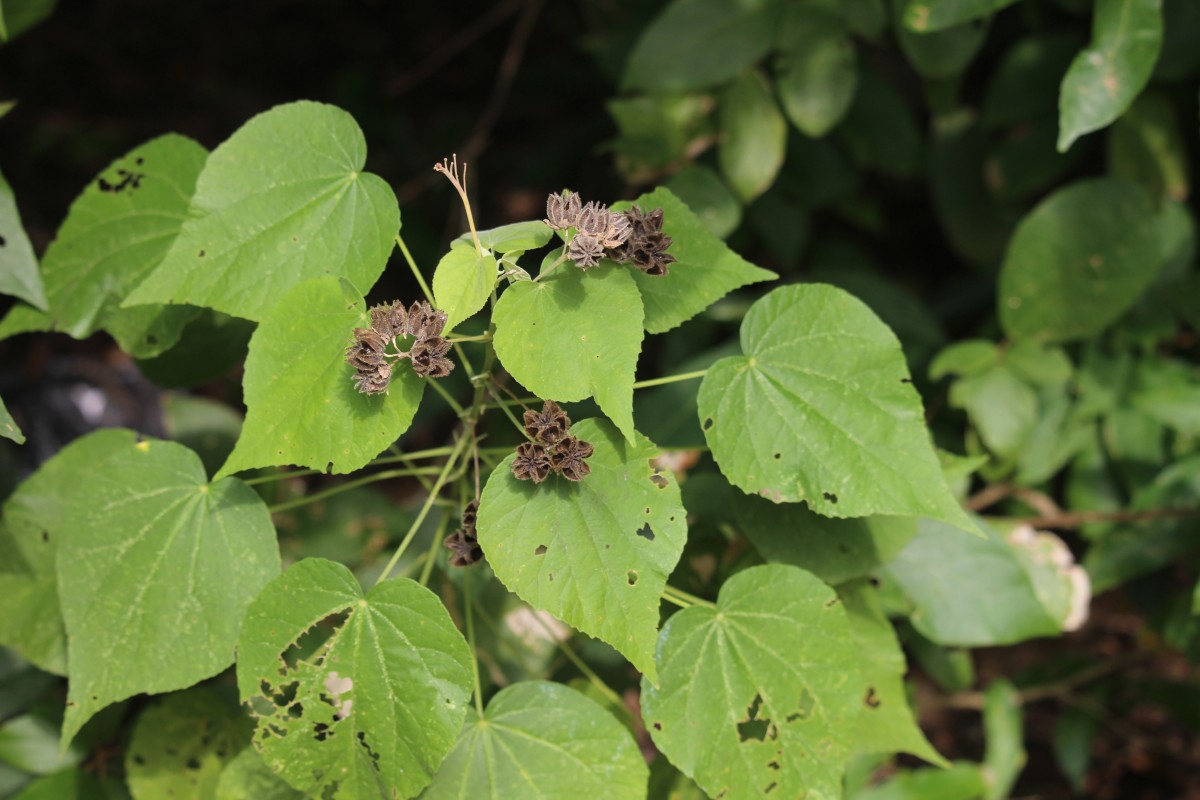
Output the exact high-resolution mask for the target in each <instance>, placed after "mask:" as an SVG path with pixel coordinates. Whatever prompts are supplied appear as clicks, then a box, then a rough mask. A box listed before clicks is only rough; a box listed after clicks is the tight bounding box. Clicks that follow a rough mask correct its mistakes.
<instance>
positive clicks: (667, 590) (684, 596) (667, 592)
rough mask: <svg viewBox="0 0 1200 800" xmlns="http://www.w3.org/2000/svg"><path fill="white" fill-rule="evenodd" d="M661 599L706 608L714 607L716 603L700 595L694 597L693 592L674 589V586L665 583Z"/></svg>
mask: <svg viewBox="0 0 1200 800" xmlns="http://www.w3.org/2000/svg"><path fill="white" fill-rule="evenodd" d="M662 597H663V599H664V600H666V601H667V602H669V603H673V604H674V605H677V606H679V607H680V608H687V607H689V606H707V607H708V608H716V607H717V604H716V603H713V602H711V601H709V600H705V599H703V598H701V597H696V596H695V595H694V594H688V593H687V592H685V591H683V590H682V589H676V588H675V587H674V586H671V585H670V584H667V585H666V586H665V587H664V588H663V595H662Z"/></svg>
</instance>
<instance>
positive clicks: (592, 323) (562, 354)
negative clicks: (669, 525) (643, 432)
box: [492, 261, 676, 441]
mask: <svg viewBox="0 0 1200 800" xmlns="http://www.w3.org/2000/svg"><path fill="white" fill-rule="evenodd" d="M672 266H676V265H672ZM629 273H630V271H629V270H627V269H625V268H623V267H616V266H614V265H613V264H612V263H611V262H608V261H605V262H602V263H601V265H600V266H599V267H596V268H593V269H590V270H587V271H584V270H579V269H576V268H575V267H574V265H572V264H570V263H567V264H564V265H562V266H560V267H558V268H557V269H556V270H554V272H552V273H550V274H549V275H547V277H546V278H545V280H541V281H519V282H517V283H514V284H512V285H511V286H509V287H508V289H506V290H505V292H504V294H502V295H501V296H500V300H499V301H498V302H497V303H496V308H495V310H494V312H493V314H492V321H493V322H494V323H495V325H496V333H495V338H494V340H493V343H494V344H495V347H496V355H497V356H499V357H500V361H501V362H502V363H503V364H504V368H505V369H506V370H508V372H509V374H511V375H512V376H513V377H514V378H516V379H517V381H519V382H520V384H521V385H522V386H524V387H525V388H526V389H528V390H529V391H531V392H533V393H534V394H536V395H537V396H538V397H542V398H547V399H552V400H559V401H562V402H574V401H576V400H583V399H585V398H588V397H595V398H596V402H597V403H598V404H599V405H600V410H601V411H603V412H604V413H605V414H607V415H608V418H609V419H611V420H612V421H613V423H614V424H616V426H617V427H618V428H620V429H621V432H622V433H623V434H625V437H626V438H627V439H629V440H630V441H632V440H633V438H634V436H635V433H634V430H633V375H634V370H635V369H636V368H637V359H638V353H639V352H640V351H641V349H642V300H641V297H640V296H639V295H638V288H637V284H635V283H634V279H633V277H632V276H631V275H630V274H629Z"/></svg>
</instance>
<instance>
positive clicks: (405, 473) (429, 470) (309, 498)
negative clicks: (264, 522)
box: [267, 467, 437, 514]
mask: <svg viewBox="0 0 1200 800" xmlns="http://www.w3.org/2000/svg"><path fill="white" fill-rule="evenodd" d="M435 474H437V467H420V468H417V469H389V470H384V471H383V472H376V473H375V474H374V475H367V476H366V477H364V478H358V479H356V480H352V481H346V482H345V483H339V484H338V485H337V486H331V487H330V488H328V489H326V490H324V491H322V492H316V493H315V494H308V495H305V496H304V497H297V498H296V499H295V500H288V501H287V502H285V503H277V504H275V505H273V506H269V507H268V508H267V510H268V511H270V512H271V513H272V514H274V513H275V512H276V511H287V510H289V509H292V508H298V507H299V506H303V505H308V504H309V503H315V502H317V501H318V500H324V499H325V498H326V497H332V496H333V495H335V494H341V493H342V492H348V491H350V490H351V489H357V488H358V487H359V486H365V485H367V484H368V483H375V482H377V481H386V480H389V479H391V478H411V477H414V476H416V475H435Z"/></svg>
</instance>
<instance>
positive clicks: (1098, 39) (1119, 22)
mask: <svg viewBox="0 0 1200 800" xmlns="http://www.w3.org/2000/svg"><path fill="white" fill-rule="evenodd" d="M1162 40H1163V18H1162V0H1096V10H1095V15H1094V17H1093V19H1092V41H1091V44H1090V45H1089V46H1088V47H1087V49H1085V50H1083V51H1082V52H1080V54H1079V55H1077V56H1075V60H1074V61H1072V62H1071V68H1070V69H1068V70H1067V74H1066V76H1064V77H1063V81H1062V88H1061V90H1060V91H1059V104H1058V151H1059V152H1060V153H1064V152H1066V151H1067V149H1068V148H1069V147H1070V146H1071V145H1072V144H1073V143H1074V142H1075V140H1076V139H1078V138H1079V137H1080V136H1083V135H1084V134H1085V133H1090V132H1092V131H1095V130H1099V129H1101V128H1103V127H1104V126H1106V125H1108V124H1109V123H1110V122H1112V121H1113V120H1115V119H1116V118H1117V117H1119V116H1121V114H1122V113H1124V111H1125V109H1127V108H1129V104H1130V103H1132V102H1133V101H1134V99H1135V98H1136V97H1137V96H1138V95H1139V94H1140V93H1141V91H1142V89H1143V88H1144V87H1145V86H1146V83H1147V82H1148V81H1149V80H1150V75H1151V73H1152V72H1154V62H1155V61H1157V60H1158V53H1159V50H1161V49H1162Z"/></svg>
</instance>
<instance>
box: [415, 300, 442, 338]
mask: <svg viewBox="0 0 1200 800" xmlns="http://www.w3.org/2000/svg"><path fill="white" fill-rule="evenodd" d="M444 327H446V312H445V311H439V310H437V309H435V308H433V307H432V306H431V305H429V303H427V302H426V301H424V300H421V301H420V302H417V303H413V304H412V306H410V307H409V309H408V322H407V324H406V325H405V332H406V333H407V334H408V335H409V336H412V337H413V338H414V339H416V340H417V341H418V342H419V341H422V340H424V339H431V338H433V337H434V336H441V334H442V328H444Z"/></svg>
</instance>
